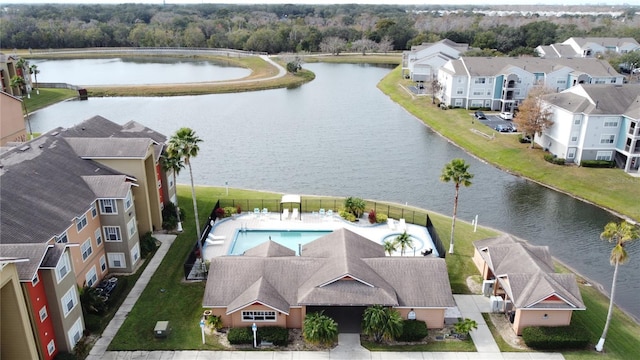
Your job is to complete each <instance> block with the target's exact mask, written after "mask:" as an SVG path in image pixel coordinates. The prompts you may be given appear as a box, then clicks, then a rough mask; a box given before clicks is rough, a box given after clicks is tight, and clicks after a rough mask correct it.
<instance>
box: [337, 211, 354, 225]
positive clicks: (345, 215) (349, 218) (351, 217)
mask: <svg viewBox="0 0 640 360" xmlns="http://www.w3.org/2000/svg"><path fill="white" fill-rule="evenodd" d="M340 216H342V218H343V219H345V220H347V221H351V222H354V221H356V216H355V215H353V214H352V213H350V212H348V211H346V210H340Z"/></svg>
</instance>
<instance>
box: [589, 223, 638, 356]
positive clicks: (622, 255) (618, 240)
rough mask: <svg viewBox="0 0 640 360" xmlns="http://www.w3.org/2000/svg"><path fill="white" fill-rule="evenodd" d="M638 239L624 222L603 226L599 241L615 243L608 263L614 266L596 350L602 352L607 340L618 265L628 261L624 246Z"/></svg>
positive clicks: (633, 229)
mask: <svg viewBox="0 0 640 360" xmlns="http://www.w3.org/2000/svg"><path fill="white" fill-rule="evenodd" d="M639 237H640V235H639V234H638V228H637V227H636V226H635V225H633V224H630V223H628V222H626V221H623V222H621V223H620V224H617V223H616V222H614V221H612V222H610V223H608V224H607V225H605V227H604V231H603V232H602V234H600V239H602V240H607V241H608V242H610V243H615V246H614V247H613V249H611V256H610V257H609V262H610V263H611V265H613V266H614V270H613V280H612V281H611V294H610V295H609V311H608V312H607V320H606V322H605V324H604V329H603V330H602V336H600V340H598V343H597V344H596V350H597V351H602V349H603V348H604V341H605V339H606V338H607V331H608V330H609V324H610V323H611V314H612V313H613V297H614V296H615V292H616V279H617V278H618V265H620V264H624V263H625V262H626V261H627V260H628V258H629V257H628V255H627V250H625V246H626V245H627V243H629V242H631V241H632V240H636V239H638V238H639Z"/></svg>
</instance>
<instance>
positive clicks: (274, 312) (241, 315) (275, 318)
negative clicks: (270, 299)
mask: <svg viewBox="0 0 640 360" xmlns="http://www.w3.org/2000/svg"><path fill="white" fill-rule="evenodd" d="M250 312H251V313H264V314H263V315H262V317H263V318H266V316H267V314H266V313H269V315H271V313H273V319H262V320H256V319H255V315H253V316H252V318H251V319H246V318H245V313H250ZM240 319H241V320H242V322H277V321H278V312H277V311H274V310H242V311H241V313H240Z"/></svg>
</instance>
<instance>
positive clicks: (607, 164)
mask: <svg viewBox="0 0 640 360" xmlns="http://www.w3.org/2000/svg"><path fill="white" fill-rule="evenodd" d="M580 166H582V167H590V168H613V167H615V166H616V163H615V161H607V160H582V161H581V162H580Z"/></svg>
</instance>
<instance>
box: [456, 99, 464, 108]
mask: <svg viewBox="0 0 640 360" xmlns="http://www.w3.org/2000/svg"><path fill="white" fill-rule="evenodd" d="M454 106H456V107H460V106H462V99H456V100H455V102H454Z"/></svg>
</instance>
